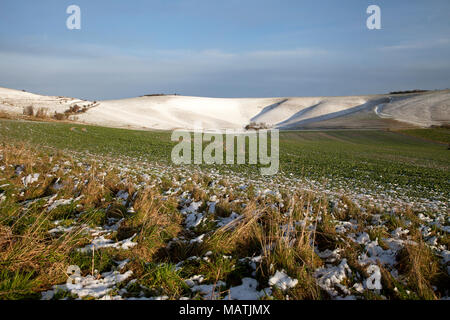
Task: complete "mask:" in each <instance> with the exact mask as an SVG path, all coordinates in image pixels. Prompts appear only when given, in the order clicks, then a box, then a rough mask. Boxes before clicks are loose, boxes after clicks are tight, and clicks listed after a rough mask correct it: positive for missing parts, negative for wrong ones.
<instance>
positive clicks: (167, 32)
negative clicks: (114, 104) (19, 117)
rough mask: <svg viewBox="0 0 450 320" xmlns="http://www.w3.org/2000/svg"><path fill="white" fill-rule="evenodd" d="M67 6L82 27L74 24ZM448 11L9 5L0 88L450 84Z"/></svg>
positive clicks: (160, 3)
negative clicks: (374, 22) (374, 23)
mask: <svg viewBox="0 0 450 320" xmlns="http://www.w3.org/2000/svg"><path fill="white" fill-rule="evenodd" d="M71 5H76V6H78V7H79V8H80V12H81V15H80V29H79V30H76V29H75V30H70V29H68V27H67V24H66V23H67V20H68V19H69V17H70V16H71V15H70V14H68V13H67V10H68V8H69V6H71ZM369 5H377V6H379V8H380V10H381V28H380V29H379V30H370V29H369V28H368V27H367V25H366V21H367V19H368V17H369V16H370V15H369V14H368V13H367V9H368V6H369ZM448 12H450V2H449V1H448V0H435V1H433V2H429V3H427V2H424V1H420V0H412V1H395V2H392V1H387V0H376V1H370V2H369V1H360V0H349V1H346V2H345V3H340V2H336V1H332V0H323V1H319V2H315V3H311V2H305V1H290V0H282V1H280V0H278V1H276V0H246V1H238V0H230V1H227V2H219V1H206V0H173V1H170V2H168V1H164V0H152V1H144V0H136V1H133V3H132V4H130V3H126V2H122V1H118V2H111V1H106V0H97V1H87V0H75V1H67V0H62V1H57V2H56V1H51V0H42V1H39V2H32V3H30V2H28V1H25V0H15V1H12V0H4V1H2V2H1V3H0V85H1V86H3V87H8V88H17V89H18V90H21V89H25V90H27V91H29V92H35V93H39V94H45V95H60V96H70V97H80V98H83V99H89V100H113V99H123V98H130V97H137V96H141V95H145V94H152V93H165V94H173V93H177V94H179V95H183V96H198V97H211V98H263V97H307V96H310V97H317V96H360V95H376V94H387V93H389V92H391V91H404V90H414V89H427V90H445V89H446V88H448V87H449V84H450V59H448V57H449V56H450V22H449V21H450V19H449V15H448Z"/></svg>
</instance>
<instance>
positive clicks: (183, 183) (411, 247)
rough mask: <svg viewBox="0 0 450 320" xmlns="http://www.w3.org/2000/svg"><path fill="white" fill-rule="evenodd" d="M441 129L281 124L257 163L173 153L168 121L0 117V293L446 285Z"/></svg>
mask: <svg viewBox="0 0 450 320" xmlns="http://www.w3.org/2000/svg"><path fill="white" fill-rule="evenodd" d="M445 134H446V133H445V131H441V130H440V129H439V130H437V131H436V130H435V129H430V130H425V131H420V133H417V132H416V131H414V132H409V131H408V132H385V131H324V132H313V131H309V132H283V133H281V134H280V169H281V171H280V173H279V174H278V175H277V176H274V177H261V176H259V174H258V172H257V170H256V169H257V168H256V167H251V166H231V167H230V166H224V167H226V168H225V169H224V168H221V167H220V166H212V167H209V166H173V165H171V163H170V153H171V150H172V147H173V146H174V145H175V143H174V142H171V141H170V133H168V132H146V131H129V130H121V129H111V128H102V127H95V126H82V125H75V124H69V123H57V122H52V123H41V122H24V121H9V120H0V137H1V143H0V270H1V271H0V300H1V299H41V298H42V299H77V298H81V299H126V298H134V299H181V298H183V299H344V298H345V299H440V298H445V297H448V296H449V288H450V278H449V273H450V261H449V260H448V256H449V251H448V245H449V243H450V237H449V235H448V234H449V230H450V219H449V218H448V199H449V189H450V188H449V180H450V179H449V178H450V176H449V171H450V170H449V166H450V163H449V157H448V152H449V151H448V150H447V146H446V145H445V144H442V143H437V142H434V141H431V140H432V139H431V138H430V137H433V139H437V140H438V141H441V139H442V138H441V137H442V136H443V135H445ZM418 135H419V136H418ZM423 136H427V137H428V138H427V139H423ZM75 151H76V152H75ZM227 170H229V171H227ZM312 180H316V181H317V184H318V186H319V187H320V186H324V187H323V188H322V189H320V188H317V189H314V188H310V186H311V184H306V183H305V181H306V182H311V181H312ZM313 185H314V184H313ZM316 186H317V185H316ZM332 187H335V188H336V189H340V190H342V192H339V193H336V192H333V191H332V190H331V189H330V188H332ZM369 189H370V190H371V191H370V192H369ZM410 194H414V195H416V197H415V198H409V197H408V196H409V195H410ZM361 197H363V198H361ZM364 197H365V198H364ZM361 199H363V201H361ZM398 199H400V200H402V201H400V202H398V201H397V200H398ZM380 201H384V202H380ZM380 204H383V205H381V206H380ZM413 204H414V206H413ZM422 204H425V205H422ZM73 266H77V268H79V270H78V271H79V273H78V274H76V277H75V278H71V277H69V278H68V276H69V275H70V276H73V274H72V273H71V272H69V270H72V269H70V268H72V267H73ZM67 280H74V281H75V280H76V281H77V282H76V283H77V284H78V286H70V285H69V283H67Z"/></svg>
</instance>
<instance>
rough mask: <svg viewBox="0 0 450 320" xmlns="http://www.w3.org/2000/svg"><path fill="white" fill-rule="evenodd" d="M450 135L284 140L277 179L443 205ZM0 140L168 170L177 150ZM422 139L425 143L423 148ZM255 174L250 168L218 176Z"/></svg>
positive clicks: (72, 137) (32, 128)
mask: <svg viewBox="0 0 450 320" xmlns="http://www.w3.org/2000/svg"><path fill="white" fill-rule="evenodd" d="M448 132H449V130H448V129H427V130H412V131H411V130H408V131H404V132H388V131H323V132H315V131H309V132H284V133H283V132H282V133H281V134H280V171H281V172H282V174H293V175H294V176H296V177H302V178H308V179H315V180H318V181H320V182H323V183H327V184H329V185H331V186H339V185H341V184H342V183H343V182H345V181H351V183H352V184H356V185H358V186H364V187H370V188H375V189H377V188H380V187H382V188H389V189H396V188H403V189H407V190H408V192H409V193H410V194H415V193H422V192H424V190H425V192H426V191H427V190H428V191H432V192H433V193H436V194H440V193H441V194H443V195H444V197H447V198H448V195H449V190H450V157H449V152H450V151H448V150H447V146H446V145H443V144H441V143H438V142H435V141H432V140H436V141H444V140H446V139H448V134H449V133H448ZM0 136H1V137H2V139H4V140H10V141H26V142H30V143H32V144H38V145H45V146H51V147H55V148H58V149H68V150H74V151H79V152H84V151H88V152H90V153H94V154H99V155H109V156H112V157H123V156H127V157H133V158H137V159H141V160H146V161H161V162H166V163H168V162H170V153H171V150H172V148H173V146H174V145H175V143H174V142H171V141H170V133H168V132H156V131H151V132H149V131H132V130H122V129H113V128H104V127H95V126H80V125H74V124H66V123H55V122H53V123H39V122H18V121H7V120H1V121H0ZM423 137H427V139H428V140H424V139H423ZM223 167H225V168H226V169H231V170H234V171H238V172H243V173H244V174H247V173H252V172H253V173H255V172H257V171H256V169H257V167H255V166H245V165H244V166H220V167H219V168H218V169H219V170H220V169H222V168H223Z"/></svg>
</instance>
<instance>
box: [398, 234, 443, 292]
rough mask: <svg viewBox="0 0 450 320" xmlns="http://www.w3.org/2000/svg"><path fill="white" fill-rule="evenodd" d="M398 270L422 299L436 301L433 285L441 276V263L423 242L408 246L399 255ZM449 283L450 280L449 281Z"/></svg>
mask: <svg viewBox="0 0 450 320" xmlns="http://www.w3.org/2000/svg"><path fill="white" fill-rule="evenodd" d="M397 261H398V264H397V268H398V270H399V271H400V273H401V274H402V275H403V276H404V277H405V279H406V281H407V282H408V284H409V286H410V287H411V288H413V289H414V290H415V292H416V293H417V295H418V296H419V297H420V298H421V299H432V300H434V299H436V298H437V297H436V294H435V293H434V291H433V289H432V285H433V284H436V283H437V281H436V280H437V279H438V277H439V275H440V269H439V261H437V259H436V257H435V256H434V255H433V253H432V252H431V250H430V248H428V247H427V246H426V245H425V244H424V243H423V242H422V241H419V242H418V243H417V244H407V245H405V247H404V248H403V249H402V250H401V251H400V252H399V253H398V255H397ZM447 283H448V280H447Z"/></svg>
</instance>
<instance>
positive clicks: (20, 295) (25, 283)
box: [0, 270, 37, 300]
mask: <svg viewBox="0 0 450 320" xmlns="http://www.w3.org/2000/svg"><path fill="white" fill-rule="evenodd" d="M36 284H37V281H36V279H35V273H34V272H33V271H32V272H21V271H15V272H10V271H8V270H2V271H1V272H0V300H19V299H20V300H23V299H35V298H37V294H36V293H35V292H34V288H35V286H36Z"/></svg>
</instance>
